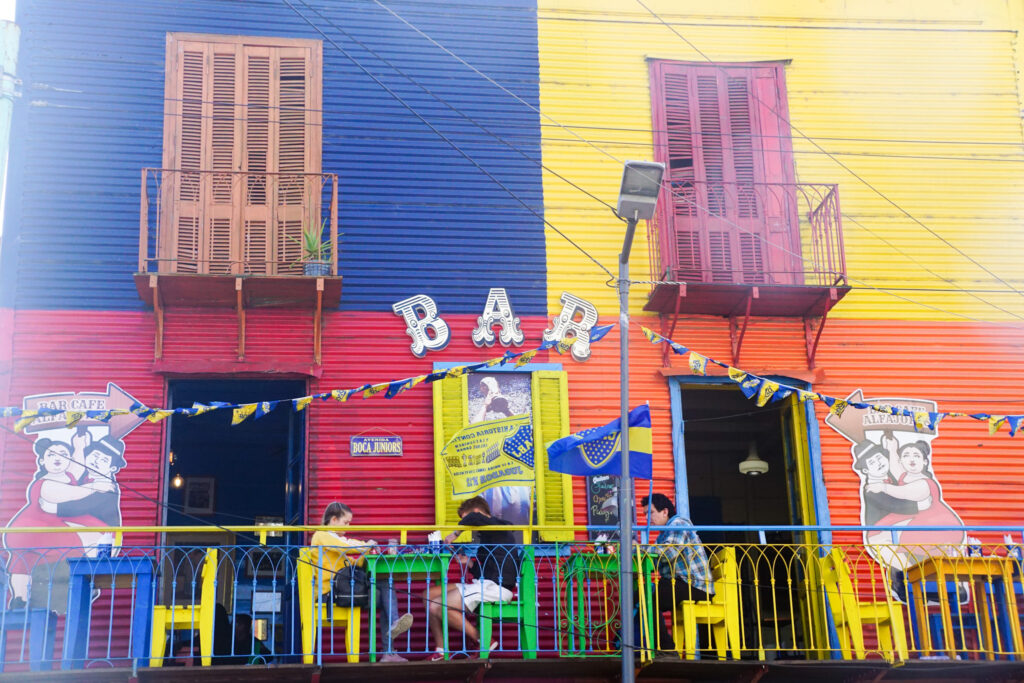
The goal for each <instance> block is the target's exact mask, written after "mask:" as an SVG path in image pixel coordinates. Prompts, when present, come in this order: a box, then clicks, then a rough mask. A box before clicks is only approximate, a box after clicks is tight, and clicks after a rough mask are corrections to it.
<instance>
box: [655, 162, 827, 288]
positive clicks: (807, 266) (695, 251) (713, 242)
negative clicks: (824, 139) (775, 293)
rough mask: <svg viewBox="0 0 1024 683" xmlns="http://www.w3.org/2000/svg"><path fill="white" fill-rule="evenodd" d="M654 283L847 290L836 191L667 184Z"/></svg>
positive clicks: (810, 186)
mask: <svg viewBox="0 0 1024 683" xmlns="http://www.w3.org/2000/svg"><path fill="white" fill-rule="evenodd" d="M649 243H650V248H651V255H650V256H651V279H652V280H662V279H666V278H667V279H669V280H676V281H684V282H687V283H692V284H699V283H706V284H748V285H765V286H771V285H812V286H822V287H835V286H837V285H845V284H846V259H845V254H844V251H843V233H842V220H841V213H840V207H839V188H838V186H836V185H832V184H822V183H724V182H723V183H708V182H696V181H685V182H680V181H672V183H671V191H670V192H664V193H662V197H661V203H660V206H659V212H658V216H657V219H656V221H652V223H651V226H650V242H649Z"/></svg>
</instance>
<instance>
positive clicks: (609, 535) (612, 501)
mask: <svg viewBox="0 0 1024 683" xmlns="http://www.w3.org/2000/svg"><path fill="white" fill-rule="evenodd" d="M587 524H589V525H591V526H615V527H618V525H619V478H618V477H612V476H610V475H598V476H594V477H587ZM601 536H603V537H604V538H603V539H601V540H605V539H614V538H618V537H619V532H618V531H613V530H611V529H607V530H593V531H591V532H590V540H592V541H594V540H598V538H599V537H601Z"/></svg>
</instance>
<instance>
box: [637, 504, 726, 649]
mask: <svg viewBox="0 0 1024 683" xmlns="http://www.w3.org/2000/svg"><path fill="white" fill-rule="evenodd" d="M640 502H641V504H642V505H643V506H644V507H647V506H648V504H650V520H651V526H665V527H671V528H670V529H665V530H663V531H661V532H660V533H659V534H658V539H657V541H656V543H657V545H651V546H644V550H645V551H646V552H648V553H652V554H653V553H657V554H658V559H657V567H658V573H659V574H660V575H661V579H660V580H659V581H658V592H657V595H656V596H655V600H656V602H655V605H656V607H657V613H658V614H659V616H660V614H661V613H662V612H668V611H671V612H672V616H673V618H675V612H676V610H677V609H679V603H680V602H682V601H683V600H697V601H701V600H708V599H710V596H712V595H714V593H715V586H714V584H713V583H712V582H711V568H710V566H709V565H708V556H707V553H705V552H704V546H703V545H702V544H701V542H700V538H698V536H697V532H695V531H694V530H693V524H692V523H691V522H690V520H688V519H686V518H685V517H682V516H680V515H677V514H676V506H675V505H674V504H673V503H672V501H671V500H669V497H668V496H666V495H665V494H663V493H655V494H653V495H651V496H644V498H643V500H641V501H640ZM673 578H674V579H675V580H674V581H673V580H672V579H673ZM657 621H658V624H659V626H660V631H661V635H660V640H659V641H658V643H657V645H658V649H659V650H662V651H666V650H668V651H671V650H674V649H675V642H674V641H673V640H672V635H671V634H670V633H669V631H668V629H667V628H666V627H665V620H664V619H662V618H659V619H658V620H657Z"/></svg>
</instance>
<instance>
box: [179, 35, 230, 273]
mask: <svg viewBox="0 0 1024 683" xmlns="http://www.w3.org/2000/svg"><path fill="white" fill-rule="evenodd" d="M174 45H175V49H174V51H173V52H172V53H171V54H169V59H170V60H171V68H172V69H173V70H174V71H173V79H169V83H170V87H169V88H168V90H167V92H168V94H169V98H168V101H167V103H166V104H165V107H166V109H167V112H168V116H167V120H166V121H165V134H166V135H169V136H170V138H169V139H167V138H165V146H164V168H165V169H169V171H167V172H166V173H165V175H164V178H163V191H162V194H161V201H162V207H161V235H160V242H161V251H162V254H163V256H162V258H169V259H171V264H172V267H171V269H170V270H171V271H172V272H178V273H230V272H232V271H233V268H234V264H235V262H237V260H238V253H237V248H236V245H235V240H234V237H233V236H234V233H235V230H234V227H233V226H234V224H235V222H236V217H235V211H236V207H237V205H238V201H237V196H238V191H237V187H236V182H235V178H233V177H232V176H231V175H230V172H231V171H232V170H235V168H236V164H237V158H238V140H237V135H236V133H235V130H236V119H237V117H238V113H237V110H238V107H237V102H238V92H237V89H236V87H237V82H238V71H237V61H238V60H237V52H238V47H237V46H236V45H234V44H230V43H227V44H224V43H203V42H196V41H178V42H176V43H174ZM217 171H221V172H222V173H221V174H218V173H216V172H217Z"/></svg>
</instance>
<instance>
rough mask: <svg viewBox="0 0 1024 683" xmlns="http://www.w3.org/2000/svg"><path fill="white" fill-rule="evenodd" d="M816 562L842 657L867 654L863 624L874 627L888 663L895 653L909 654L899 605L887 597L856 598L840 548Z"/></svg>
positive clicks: (905, 655)
mask: <svg viewBox="0 0 1024 683" xmlns="http://www.w3.org/2000/svg"><path fill="white" fill-rule="evenodd" d="M818 562H819V565H820V567H821V583H822V587H823V588H824V590H825V596H826V598H827V599H828V606H829V609H830V610H831V611H832V621H833V623H834V624H835V626H836V634H837V635H838V636H839V649H840V651H841V652H842V653H843V657H844V658H845V659H852V658H853V654H854V653H856V655H857V659H864V658H865V657H866V656H867V651H866V649H865V648H864V625H865V624H873V625H874V626H875V628H876V629H877V630H878V648H879V650H881V653H882V656H883V657H884V658H885V660H886V661H887V662H892V661H893V659H894V657H896V656H898V658H899V659H900V660H906V659H907V657H908V656H909V652H908V650H907V630H906V627H905V626H904V622H903V611H902V610H901V609H900V605H899V604H898V603H895V602H893V600H892V599H891V598H888V599H886V600H884V601H880V602H874V601H861V600H858V599H857V593H856V592H855V590H854V587H853V579H852V578H851V577H850V568H849V567H848V566H847V564H846V554H845V553H844V552H843V550H842V549H841V548H833V549H832V551H831V552H830V553H829V554H828V555H826V556H825V557H822V558H819V559H818ZM886 589H888V586H886ZM887 597H888V596H887Z"/></svg>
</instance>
